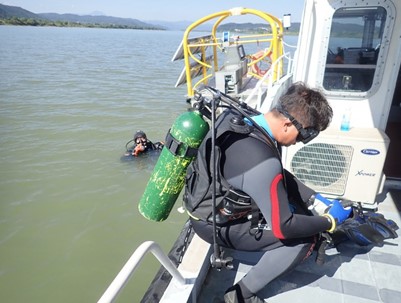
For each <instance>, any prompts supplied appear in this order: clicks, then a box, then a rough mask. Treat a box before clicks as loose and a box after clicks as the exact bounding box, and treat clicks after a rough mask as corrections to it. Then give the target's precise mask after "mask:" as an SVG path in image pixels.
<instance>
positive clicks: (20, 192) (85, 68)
mask: <svg viewBox="0 0 401 303" xmlns="http://www.w3.org/2000/svg"><path fill="white" fill-rule="evenodd" d="M181 39H182V33H181V32H170V31H169V32H167V31H166V32H165V31H135V30H109V29H79V28H46V27H11V26H0V41H1V43H0V165H1V178H0V193H1V196H0V301H1V302H95V301H97V299H98V298H99V297H100V296H101V294H102V293H103V292H104V290H105V289H106V287H107V286H108V284H109V283H110V282H111V281H112V279H113V278H114V277H115V275H116V274H117V273H118V271H119V270H120V268H121V267H122V265H123V264H124V263H125V261H126V260H127V259H128V258H129V256H130V255H131V253H132V252H133V250H134V249H135V248H136V247H137V246H138V245H139V244H140V243H142V242H143V241H145V240H156V241H157V242H159V243H160V244H161V245H162V247H163V249H164V250H165V251H166V252H167V251H168V250H169V249H170V247H171V245H172V243H173V241H174V239H175V238H176V236H177V235H178V233H179V231H180V229H181V226H182V223H183V222H184V221H185V220H186V216H184V215H180V214H179V213H178V212H176V211H175V210H174V211H173V213H172V214H171V215H170V217H169V218H168V219H167V220H166V221H165V222H162V223H153V222H149V221H147V220H145V219H144V218H143V217H142V216H141V215H140V214H139V212H138V210H137V202H138V201H139V198H140V196H141V195H142V193H143V190H144V188H145V186H146V183H147V180H148V178H149V176H150V174H151V172H152V169H153V165H154V164H155V162H156V160H155V159H152V158H148V159H139V160H138V161H131V162H121V161H120V156H121V155H122V154H123V153H124V151H125V143H126V142H127V141H128V140H130V139H131V138H132V135H133V133H134V131H135V130H137V129H143V130H145V131H146V132H147V134H148V136H149V137H150V139H153V140H154V141H158V140H163V139H164V136H165V134H166V132H167V130H168V129H169V127H170V126H171V124H172V123H173V121H174V119H175V118H176V117H177V115H178V114H179V113H181V112H182V111H185V110H186V108H187V105H186V103H185V98H184V95H185V88H174V84H175V81H176V79H177V77H178V75H179V74H180V71H181V69H182V67H183V65H182V63H180V62H174V63H173V62H171V57H172V55H173V54H174V52H175V49H176V47H177V46H178V45H179V43H180V41H181ZM178 206H179V202H177V204H176V207H175V208H177V207H178ZM145 261H146V263H145V264H144V265H142V266H141V267H140V269H139V274H138V275H136V276H135V277H134V278H133V279H132V280H131V282H130V283H129V285H128V287H127V288H126V290H125V291H124V292H123V293H122V295H121V297H120V298H119V299H120V300H119V301H120V302H127V301H128V298H129V299H130V300H129V301H130V302H139V299H140V298H141V297H142V295H143V293H144V292H145V291H146V288H147V285H148V283H149V281H151V280H152V279H153V276H154V273H155V272H156V271H157V269H158V267H159V265H158V264H157V263H156V262H154V258H153V256H149V257H146V258H145Z"/></svg>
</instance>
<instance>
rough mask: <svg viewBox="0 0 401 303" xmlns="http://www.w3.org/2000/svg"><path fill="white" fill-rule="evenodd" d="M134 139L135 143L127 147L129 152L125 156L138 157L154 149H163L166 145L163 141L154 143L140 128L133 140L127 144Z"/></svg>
mask: <svg viewBox="0 0 401 303" xmlns="http://www.w3.org/2000/svg"><path fill="white" fill-rule="evenodd" d="M132 141H134V145H133V146H132V147H130V148H127V152H126V153H125V155H124V156H135V157H137V156H138V155H139V154H141V153H146V152H149V151H152V150H161V149H162V148H163V146H164V144H163V143H162V142H156V143H153V142H152V141H150V140H149V139H148V138H147V136H146V134H145V132H143V131H141V130H138V131H137V132H136V133H135V134H134V138H133V140H131V141H129V142H128V143H127V144H126V145H128V144H129V143H130V142H132Z"/></svg>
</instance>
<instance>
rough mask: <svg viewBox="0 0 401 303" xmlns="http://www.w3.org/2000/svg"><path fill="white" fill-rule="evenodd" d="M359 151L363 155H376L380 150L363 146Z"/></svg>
mask: <svg viewBox="0 0 401 303" xmlns="http://www.w3.org/2000/svg"><path fill="white" fill-rule="evenodd" d="M361 153H362V154H365V155H370V156H376V155H378V154H380V151H378V150H377V149H373V148H364V149H362V150H361Z"/></svg>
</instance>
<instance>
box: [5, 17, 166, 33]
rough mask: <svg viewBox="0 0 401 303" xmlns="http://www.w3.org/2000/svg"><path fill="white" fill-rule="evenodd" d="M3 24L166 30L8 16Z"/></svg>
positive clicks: (150, 28)
mask: <svg viewBox="0 0 401 303" xmlns="http://www.w3.org/2000/svg"><path fill="white" fill-rule="evenodd" d="M1 25H16V26H39V27H40V26H51V27H82V28H111V29H137V30H166V29H164V28H161V27H146V26H133V25H121V24H98V23H81V22H71V21H50V20H44V19H33V18H18V17H13V18H7V19H4V18H0V26H1Z"/></svg>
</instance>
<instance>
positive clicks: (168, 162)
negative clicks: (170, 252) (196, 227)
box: [138, 111, 209, 221]
mask: <svg viewBox="0 0 401 303" xmlns="http://www.w3.org/2000/svg"><path fill="white" fill-rule="evenodd" d="M208 131H209V124H208V123H207V122H206V121H205V120H204V119H203V117H202V115H201V114H200V112H199V111H188V112H185V113H183V114H181V115H180V116H179V117H178V118H177V119H176V120H175V122H174V124H173V126H172V127H171V129H170V131H169V132H168V133H167V137H166V142H165V145H164V147H163V149H162V152H161V154H160V157H159V159H158V161H157V163H156V165H155V168H154V169H153V173H152V175H151V176H150V179H149V181H148V184H147V186H146V189H145V192H144V194H143V195H142V197H141V200H140V201H139V205H138V209H139V212H140V213H141V214H142V216H144V217H145V218H146V219H149V220H153V221H163V220H165V219H167V217H168V215H169V214H170V211H171V209H172V208H173V206H174V203H175V201H176V200H177V197H178V195H179V194H180V192H181V190H182V188H183V187H184V183H185V175H186V169H187V167H188V165H189V164H190V163H191V161H192V160H193V159H194V157H195V156H196V154H197V151H198V147H199V145H200V144H201V142H202V140H203V138H204V137H205V136H206V134H207V132H208Z"/></svg>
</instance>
